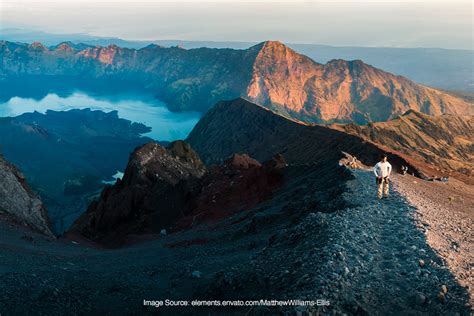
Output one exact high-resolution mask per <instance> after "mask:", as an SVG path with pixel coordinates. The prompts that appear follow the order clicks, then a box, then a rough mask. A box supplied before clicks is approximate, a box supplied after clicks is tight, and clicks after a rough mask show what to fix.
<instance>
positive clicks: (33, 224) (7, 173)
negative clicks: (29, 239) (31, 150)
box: [0, 156, 53, 237]
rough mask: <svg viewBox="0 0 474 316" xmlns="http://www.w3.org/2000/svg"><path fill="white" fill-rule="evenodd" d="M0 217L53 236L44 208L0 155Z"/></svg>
mask: <svg viewBox="0 0 474 316" xmlns="http://www.w3.org/2000/svg"><path fill="white" fill-rule="evenodd" d="M0 179H1V180H0V218H4V217H5V219H11V220H13V221H14V222H17V223H19V224H23V225H25V226H28V227H30V228H32V229H33V230H36V231H38V232H41V233H43V234H45V235H47V236H51V237H52V236H53V234H52V233H51V229H50V224H49V219H48V215H47V212H46V209H45V207H44V205H43V203H42V202H41V200H40V199H39V198H38V196H37V195H36V194H35V193H33V191H32V190H31V189H30V187H29V186H28V184H27V183H26V180H25V177H24V176H23V175H22V174H21V173H20V171H19V170H18V169H17V168H16V167H15V166H13V165H12V164H10V163H8V162H7V161H5V160H4V159H3V157H2V156H0Z"/></svg>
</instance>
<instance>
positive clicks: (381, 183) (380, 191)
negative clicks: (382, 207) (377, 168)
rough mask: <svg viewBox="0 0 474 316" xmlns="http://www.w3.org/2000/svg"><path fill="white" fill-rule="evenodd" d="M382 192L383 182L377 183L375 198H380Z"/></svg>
mask: <svg viewBox="0 0 474 316" xmlns="http://www.w3.org/2000/svg"><path fill="white" fill-rule="evenodd" d="M382 192H383V180H382V181H380V182H378V183H377V197H378V198H379V199H381V198H382Z"/></svg>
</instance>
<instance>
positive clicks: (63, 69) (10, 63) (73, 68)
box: [0, 41, 473, 123]
mask: <svg viewBox="0 0 474 316" xmlns="http://www.w3.org/2000/svg"><path fill="white" fill-rule="evenodd" d="M0 60H1V62H0V66H1V67H0V78H2V79H3V83H0V84H4V83H5V82H7V80H12V79H15V78H19V77H21V78H25V77H29V78H31V77H35V76H39V77H41V78H42V80H48V78H50V79H53V78H58V77H61V78H62V77H67V78H69V79H71V78H73V79H75V80H77V82H78V85H79V83H80V82H87V81H93V80H95V81H97V80H98V81H99V82H101V84H104V83H107V82H112V81H115V82H120V83H122V84H124V85H125V86H129V87H134V88H138V89H143V90H147V91H151V92H152V93H154V94H155V95H156V96H157V98H159V99H161V100H162V101H165V102H166V103H167V104H168V106H169V107H170V108H171V109H174V110H198V111H202V112H205V111H207V110H208V109H209V108H210V107H212V106H213V105H214V104H215V103H216V102H218V101H220V100H225V99H233V98H235V97H239V96H243V97H246V98H248V99H249V100H251V101H254V102H257V103H259V104H261V105H263V106H265V107H267V108H269V109H272V110H273V111H275V112H277V113H279V114H282V115H284V116H287V117H291V118H295V119H298V120H301V121H305V122H321V123H327V122H348V121H354V122H357V123H364V122H369V121H385V120H388V119H391V118H394V117H395V116H397V115H401V114H403V113H404V112H406V111H407V110H410V109H412V110H416V111H419V112H423V113H427V114H431V115H439V114H443V113H452V114H472V113H473V105H472V103H470V102H468V101H466V100H464V99H462V98H458V97H456V96H453V95H451V94H448V93H445V92H442V91H439V90H436V89H433V88H429V87H425V86H422V85H419V84H416V83H414V82H412V81H410V80H408V79H406V78H404V77H400V76H395V75H392V74H390V73H387V72H384V71H382V70H380V69H377V68H374V67H372V66H370V65H367V64H365V63H363V62H362V61H359V60H355V61H344V60H332V61H329V62H328V63H326V64H319V63H317V62H315V61H313V60H312V59H310V58H308V57H306V56H304V55H301V54H298V53H297V52H295V51H294V50H292V49H290V48H288V47H287V46H285V45H284V44H282V43H279V42H275V41H268V42H263V43H261V44H258V45H255V46H253V47H250V48H248V49H242V50H235V49H210V48H198V49H189V50H186V49H182V48H179V47H171V48H165V47H161V46H157V45H149V46H147V47H144V48H142V49H128V48H121V47H118V46H116V45H110V46H107V47H100V46H97V47H84V46H81V45H72V44H70V43H63V44H60V45H58V46H56V47H55V48H52V49H50V48H47V47H45V46H43V45H42V44H40V43H33V44H31V45H27V44H18V43H11V42H6V41H2V42H0ZM45 78H46V79H45Z"/></svg>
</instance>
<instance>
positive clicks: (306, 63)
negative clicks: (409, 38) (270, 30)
mask: <svg viewBox="0 0 474 316" xmlns="http://www.w3.org/2000/svg"><path fill="white" fill-rule="evenodd" d="M260 47H261V48H260V51H259V54H258V55H257V57H256V60H255V63H254V67H253V74H252V81H251V83H250V84H249V86H248V88H247V96H248V97H249V98H250V99H251V100H253V101H255V102H257V103H259V104H263V105H265V106H266V107H268V108H271V109H272V110H274V111H276V112H278V113H280V114H283V115H286V116H289V117H293V118H297V119H300V120H302V121H306V122H330V121H355V122H359V123H364V122H368V121H385V120H388V119H390V118H393V117H394V116H396V115H400V114H402V113H404V112H405V111H407V110H409V109H413V110H416V111H420V112H424V113H427V114H431V115H440V114H442V113H455V114H473V113H474V111H473V106H472V104H469V103H468V102H466V101H465V100H462V99H460V98H457V97H454V96H452V95H448V94H446V93H443V92H440V91H438V90H435V89H432V88H428V87H424V86H422V85H418V84H416V83H414V82H412V81H410V80H408V79H406V78H403V77H400V76H395V75H393V74H390V73H388V72H385V71H382V70H380V69H377V68H374V67H372V66H370V65H367V64H365V63H363V62H362V61H360V60H355V61H345V60H332V61H329V62H328V63H327V64H325V65H321V64H318V63H316V62H314V61H313V60H311V59H309V58H308V57H306V56H303V55H300V54H298V53H297V52H295V51H293V50H292V49H290V48H288V47H286V46H285V45H283V44H281V43H278V42H265V43H263V44H261V45H260Z"/></svg>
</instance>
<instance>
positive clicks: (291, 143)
mask: <svg viewBox="0 0 474 316" xmlns="http://www.w3.org/2000/svg"><path fill="white" fill-rule="evenodd" d="M187 141H188V142H189V143H190V144H191V146H193V148H194V149H195V150H196V151H197V152H198V153H199V155H200V156H201V158H202V159H203V160H204V161H205V162H206V163H216V162H220V161H222V160H223V159H225V158H226V157H228V156H229V155H231V154H232V153H234V152H244V153H248V154H249V155H250V156H252V157H255V158H256V159H258V160H261V161H264V160H266V159H268V158H270V157H272V156H273V155H275V154H276V153H280V154H282V155H283V156H284V157H285V159H286V161H287V162H288V163H290V164H307V163H309V162H318V161H320V162H329V161H332V162H333V163H336V162H337V161H339V160H340V159H341V158H342V157H343V156H344V155H343V153H342V152H347V153H350V154H352V155H355V156H356V157H357V158H358V159H359V160H360V161H362V162H363V163H364V164H367V165H373V164H375V163H376V162H377V161H378V160H379V159H380V155H381V154H382V153H384V152H386V151H385V150H384V149H383V148H381V147H379V146H377V145H375V144H372V143H369V142H367V141H365V140H364V139H362V138H361V137H358V136H354V135H350V134H348V133H345V132H341V131H337V130H335V129H331V128H329V127H326V126H322V125H307V124H304V123H301V122H297V121H292V120H289V119H287V118H285V117H283V116H280V115H278V114H275V113H273V112H272V111H270V110H267V109H266V108H264V107H262V106H259V105H257V104H255V103H252V102H249V101H247V100H244V99H242V98H239V99H236V100H233V101H224V102H220V103H218V104H217V105H216V106H215V107H214V108H212V109H211V110H209V111H208V112H207V114H206V115H205V116H204V117H203V118H202V119H201V120H200V121H199V122H198V124H197V125H196V127H195V128H194V129H193V130H192V131H191V133H190V134H189V137H188V138H187ZM388 153H389V159H390V161H391V162H392V164H393V166H394V168H395V170H397V169H398V168H399V167H400V166H401V165H403V164H404V165H407V166H409V167H410V172H414V173H415V174H419V172H421V171H422V170H423V169H422V168H420V167H419V166H417V167H414V166H413V165H412V164H411V163H409V162H408V161H407V160H406V159H404V158H403V157H402V156H401V155H400V154H399V153H398V152H396V151H392V152H390V151H389V152H388ZM421 167H422V166H421Z"/></svg>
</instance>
